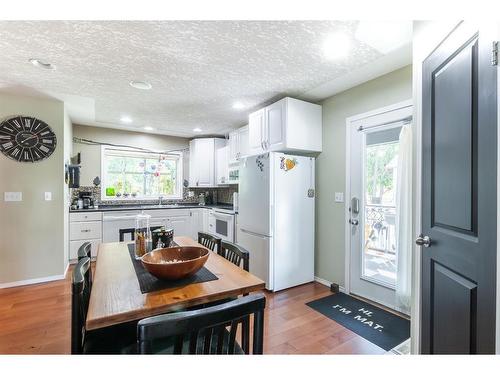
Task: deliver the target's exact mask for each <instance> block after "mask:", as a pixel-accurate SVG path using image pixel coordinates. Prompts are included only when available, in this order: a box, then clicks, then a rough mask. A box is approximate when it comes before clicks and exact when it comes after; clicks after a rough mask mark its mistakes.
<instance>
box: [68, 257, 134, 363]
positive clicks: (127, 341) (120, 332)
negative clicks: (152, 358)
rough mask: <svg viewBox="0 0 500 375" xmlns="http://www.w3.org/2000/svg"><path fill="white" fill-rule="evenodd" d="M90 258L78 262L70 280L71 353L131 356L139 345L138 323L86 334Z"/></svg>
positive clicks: (89, 290) (89, 291)
mask: <svg viewBox="0 0 500 375" xmlns="http://www.w3.org/2000/svg"><path fill="white" fill-rule="evenodd" d="M89 274H90V258H88V257H85V258H82V259H81V260H80V261H78V264H77V265H76V266H75V268H74V269H73V275H72V281H71V354H120V353H131V352H133V351H134V350H135V348H136V345H137V341H136V340H137V336H136V332H137V322H131V323H126V324H121V325H116V326H111V327H110V328H102V329H98V330H93V331H87V330H86V328H85V321H86V319H87V312H88V307H89V301H90V293H91V288H90V285H89V283H88V280H89Z"/></svg>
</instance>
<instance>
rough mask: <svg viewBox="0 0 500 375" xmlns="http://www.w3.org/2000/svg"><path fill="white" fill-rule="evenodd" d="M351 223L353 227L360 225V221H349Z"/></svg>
mask: <svg viewBox="0 0 500 375" xmlns="http://www.w3.org/2000/svg"><path fill="white" fill-rule="evenodd" d="M349 223H351V224H352V225H358V224H359V221H358V219H349Z"/></svg>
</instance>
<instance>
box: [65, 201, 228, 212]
mask: <svg viewBox="0 0 500 375" xmlns="http://www.w3.org/2000/svg"><path fill="white" fill-rule="evenodd" d="M179 208H209V209H212V208H219V209H224V210H230V211H232V210H233V205H232V204H226V203H217V204H207V205H204V206H201V205H199V204H197V203H178V204H163V205H161V206H160V205H158V204H142V205H141V204H123V205H122V204H108V205H106V204H102V205H99V206H98V207H97V208H87V209H81V210H78V209H77V210H72V209H70V210H69V212H105V211H127V210H170V209H179Z"/></svg>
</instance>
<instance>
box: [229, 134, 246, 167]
mask: <svg viewBox="0 0 500 375" xmlns="http://www.w3.org/2000/svg"><path fill="white" fill-rule="evenodd" d="M228 142H229V164H236V163H238V161H239V159H240V158H242V157H245V156H247V155H249V152H250V151H249V144H248V125H245V126H242V127H241V128H239V129H237V130H234V131H232V132H231V133H229V140H228Z"/></svg>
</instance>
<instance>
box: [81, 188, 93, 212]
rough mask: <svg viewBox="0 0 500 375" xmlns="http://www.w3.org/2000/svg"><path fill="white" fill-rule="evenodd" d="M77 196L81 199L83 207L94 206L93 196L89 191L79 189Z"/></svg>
mask: <svg viewBox="0 0 500 375" xmlns="http://www.w3.org/2000/svg"><path fill="white" fill-rule="evenodd" d="M79 198H80V199H81V200H82V201H83V209H89V208H94V197H93V196H92V193H91V192H89V191H81V192H80V194H79Z"/></svg>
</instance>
